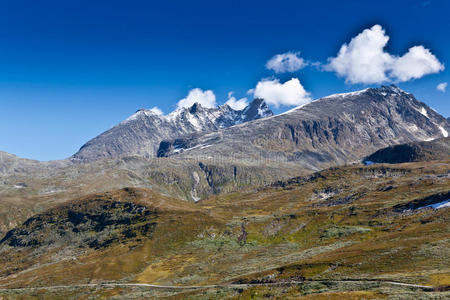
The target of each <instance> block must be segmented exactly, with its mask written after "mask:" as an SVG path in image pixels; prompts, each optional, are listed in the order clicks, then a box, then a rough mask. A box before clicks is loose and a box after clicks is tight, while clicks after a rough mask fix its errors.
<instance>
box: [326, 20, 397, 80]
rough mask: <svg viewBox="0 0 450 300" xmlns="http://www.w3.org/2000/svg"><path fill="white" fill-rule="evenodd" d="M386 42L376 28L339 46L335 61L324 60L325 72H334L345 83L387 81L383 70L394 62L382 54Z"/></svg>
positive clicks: (378, 28)
mask: <svg viewBox="0 0 450 300" xmlns="http://www.w3.org/2000/svg"><path fill="white" fill-rule="evenodd" d="M388 41H389V37H388V36H387V35H385V34H384V30H383V28H381V26H380V25H375V26H373V27H372V28H370V29H365V30H364V31H363V32H361V33H360V34H358V35H357V36H356V37H354V38H352V40H351V41H350V43H349V44H348V45H347V44H344V45H342V47H341V49H340V50H339V53H338V55H337V56H336V57H332V58H328V62H329V64H328V65H327V66H326V67H325V68H326V69H327V70H330V71H335V72H336V73H337V74H338V75H339V76H342V77H345V81H346V82H349V83H366V84H371V83H378V82H383V81H388V78H387V76H386V70H387V69H388V67H389V65H391V64H392V61H393V60H394V58H393V57H392V56H391V55H390V54H388V53H386V52H384V51H383V48H384V47H385V46H386V44H387V42H388Z"/></svg>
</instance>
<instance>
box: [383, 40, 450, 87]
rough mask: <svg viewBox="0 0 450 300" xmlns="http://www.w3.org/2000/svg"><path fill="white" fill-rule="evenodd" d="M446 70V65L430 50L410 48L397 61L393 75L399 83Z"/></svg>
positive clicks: (420, 47) (417, 47)
mask: <svg viewBox="0 0 450 300" xmlns="http://www.w3.org/2000/svg"><path fill="white" fill-rule="evenodd" d="M442 70H444V65H443V64H441V63H440V62H439V60H438V59H437V58H436V56H434V55H433V54H432V53H431V52H430V50H428V49H425V48H424V47H423V46H414V47H411V48H409V50H408V52H407V53H406V54H404V55H403V56H402V57H399V58H397V59H396V60H395V62H394V64H393V66H392V73H391V75H392V76H393V77H394V78H396V79H397V80H398V81H408V80H411V79H417V78H420V77H422V76H424V75H427V74H433V73H438V72H440V71H442Z"/></svg>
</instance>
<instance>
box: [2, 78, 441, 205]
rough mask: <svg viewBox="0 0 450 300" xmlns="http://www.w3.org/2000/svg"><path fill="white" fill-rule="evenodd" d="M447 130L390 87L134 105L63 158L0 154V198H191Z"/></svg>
mask: <svg viewBox="0 0 450 300" xmlns="http://www.w3.org/2000/svg"><path fill="white" fill-rule="evenodd" d="M449 131H450V123H449V122H448V120H447V119H445V118H444V117H442V116H441V115H439V114H438V113H437V112H435V111H434V110H433V109H432V108H430V107H429V106H427V105H426V104H425V103H423V102H421V101H419V100H417V99H416V98H415V97H414V96H413V95H412V94H410V93H407V92H405V91H403V90H401V89H399V88H398V87H396V86H393V85H392V86H382V87H380V88H368V89H365V90H361V91H356V92H351V93H344V94H334V95H330V96H327V97H324V98H321V99H318V100H315V101H312V102H311V103H309V104H306V105H303V106H301V107H297V108H294V109H292V110H290V111H287V112H285V113H282V114H280V115H273V113H272V111H271V110H270V109H269V108H268V107H267V105H266V103H265V102H264V100H262V99H255V100H254V101H253V102H252V103H251V104H250V105H249V106H248V107H247V108H245V109H244V110H241V111H236V110H233V109H231V108H230V107H229V106H228V105H223V106H220V107H217V108H205V107H202V106H201V105H200V104H198V103H196V104H194V105H192V106H191V107H188V108H180V109H177V110H175V111H174V112H172V113H170V114H168V115H165V116H164V115H161V114H158V113H156V112H154V111H152V110H145V109H141V110H138V111H137V112H136V113H135V114H133V115H132V116H130V117H129V118H127V119H126V120H124V121H123V122H121V123H120V124H118V125H116V126H114V127H113V128H111V129H109V130H107V131H106V132H104V133H102V134H100V135H99V136H97V137H95V138H94V139H92V140H91V141H89V142H87V143H86V144H85V145H83V146H82V147H81V149H80V150H79V151H78V152H77V153H75V154H74V155H73V156H71V157H70V158H68V159H66V160H61V161H49V162H38V161H33V160H27V159H21V158H18V157H16V156H14V155H11V154H8V153H2V152H0V173H1V174H2V178H3V180H2V181H0V195H2V196H4V197H6V196H8V197H23V196H28V195H37V196H39V195H47V194H48V193H50V194H54V193H57V194H58V193H60V194H61V197H62V198H64V197H69V196H68V195H80V194H83V193H88V192H97V191H107V190H108V189H112V188H115V187H116V188H117V187H126V186H134V187H144V188H152V189H156V190H158V191H160V192H162V193H164V194H166V195H171V196H174V197H177V198H182V199H185V200H195V201H198V200H199V199H202V198H206V197H208V196H209V195H212V194H218V193H224V192H231V191H235V190H239V189H241V188H243V187H245V186H253V185H255V184H257V185H263V184H269V183H271V182H274V181H276V180H283V179H288V178H290V177H293V176H298V175H307V174H310V173H312V172H316V171H319V170H322V169H325V168H328V167H333V166H338V165H345V164H352V163H355V162H360V161H361V160H363V159H364V158H365V157H367V156H368V155H370V154H372V153H373V152H375V151H377V150H379V149H381V148H384V147H387V146H392V145H396V144H402V143H408V142H416V141H430V140H434V139H437V138H441V137H447V136H448V132H449ZM80 187H82V189H80Z"/></svg>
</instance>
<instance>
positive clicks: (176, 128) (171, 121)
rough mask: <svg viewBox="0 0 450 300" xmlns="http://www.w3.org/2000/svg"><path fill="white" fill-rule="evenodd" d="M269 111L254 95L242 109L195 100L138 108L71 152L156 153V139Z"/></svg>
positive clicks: (85, 157) (90, 155) (79, 156)
mask: <svg viewBox="0 0 450 300" xmlns="http://www.w3.org/2000/svg"><path fill="white" fill-rule="evenodd" d="M272 115H273V113H272V111H271V110H270V109H269V108H268V107H267V105H266V104H265V102H264V101H263V100H261V99H255V100H254V101H253V102H252V103H250V104H249V105H248V106H247V107H246V108H245V109H244V110H240V111H238V110H234V109H232V108H231V107H230V106H228V105H226V104H225V105H222V106H219V107H216V108H206V107H202V106H201V105H200V104H198V103H195V104H194V105H192V106H191V107H189V108H179V109H177V110H175V111H173V112H172V113H170V114H169V115H167V116H163V115H160V114H158V113H156V112H154V111H153V110H146V109H141V110H138V111H137V112H136V113H135V114H133V115H132V116H130V117H129V118H128V119H126V120H125V121H123V122H122V123H120V124H118V125H116V126H114V127H113V128H111V129H110V130H108V131H106V132H104V133H102V134H100V135H99V136H97V137H95V138H94V139H92V140H90V141H89V142H87V143H86V144H85V145H83V146H82V147H81V149H80V150H79V151H78V152H77V153H76V154H74V155H73V156H72V158H71V159H72V160H73V161H91V160H95V159H99V158H104V157H119V156H125V155H139V156H143V157H147V158H151V157H155V156H156V151H157V149H158V147H159V143H160V142H161V141H162V140H164V139H172V138H177V137H179V136H182V135H186V134H189V133H200V132H210V131H216V130H218V129H221V128H226V127H230V126H233V125H236V124H241V123H243V122H248V121H252V120H256V119H260V118H264V117H268V116H272Z"/></svg>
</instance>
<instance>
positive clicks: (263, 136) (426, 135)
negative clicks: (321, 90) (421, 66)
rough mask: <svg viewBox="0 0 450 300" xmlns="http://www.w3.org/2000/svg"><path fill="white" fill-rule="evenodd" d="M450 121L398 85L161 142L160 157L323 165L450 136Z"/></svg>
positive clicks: (344, 96) (311, 166) (359, 92)
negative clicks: (449, 133)
mask: <svg viewBox="0 0 450 300" xmlns="http://www.w3.org/2000/svg"><path fill="white" fill-rule="evenodd" d="M448 131H450V125H449V123H448V121H447V120H446V119H445V118H444V117H442V116H441V115H439V114H438V113H436V112H435V111H434V110H432V109H431V108H430V107H428V106H427V105H426V104H424V103H422V102H420V101H418V100H417V99H416V98H414V96H413V95H412V94H409V93H407V92H405V91H403V90H401V89H399V88H398V87H396V86H383V87H381V88H377V89H372V88H370V89H365V90H362V91H358V92H353V93H346V94H336V95H331V96H328V97H325V98H322V99H319V100H316V101H313V102H312V103H310V104H308V105H305V106H303V107H299V108H296V109H294V110H291V111H289V112H287V113H284V114H281V115H278V116H273V117H270V118H265V119H261V120H258V121H254V122H250V123H245V124H241V125H238V126H233V127H230V128H227V129H224V130H220V131H218V132H211V133H207V134H203V135H188V136H184V137H182V138H178V139H174V140H167V141H163V142H162V143H161V146H160V149H159V156H163V157H167V156H171V157H176V156H180V157H189V158H196V159H199V158H210V159H217V160H222V161H223V160H246V161H257V160H260V161H261V162H264V161H267V160H270V161H279V162H292V163H295V164H299V165H303V166H304V167H305V168H306V167H307V168H312V169H321V168H323V167H327V166H330V165H337V164H344V163H349V162H352V161H355V160H359V159H361V158H362V157H364V156H366V155H368V154H370V153H372V152H374V151H375V150H377V149H380V148H383V147H386V146H389V145H393V144H400V143H405V142H411V141H425V140H432V139H436V138H440V137H446V136H448Z"/></svg>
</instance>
